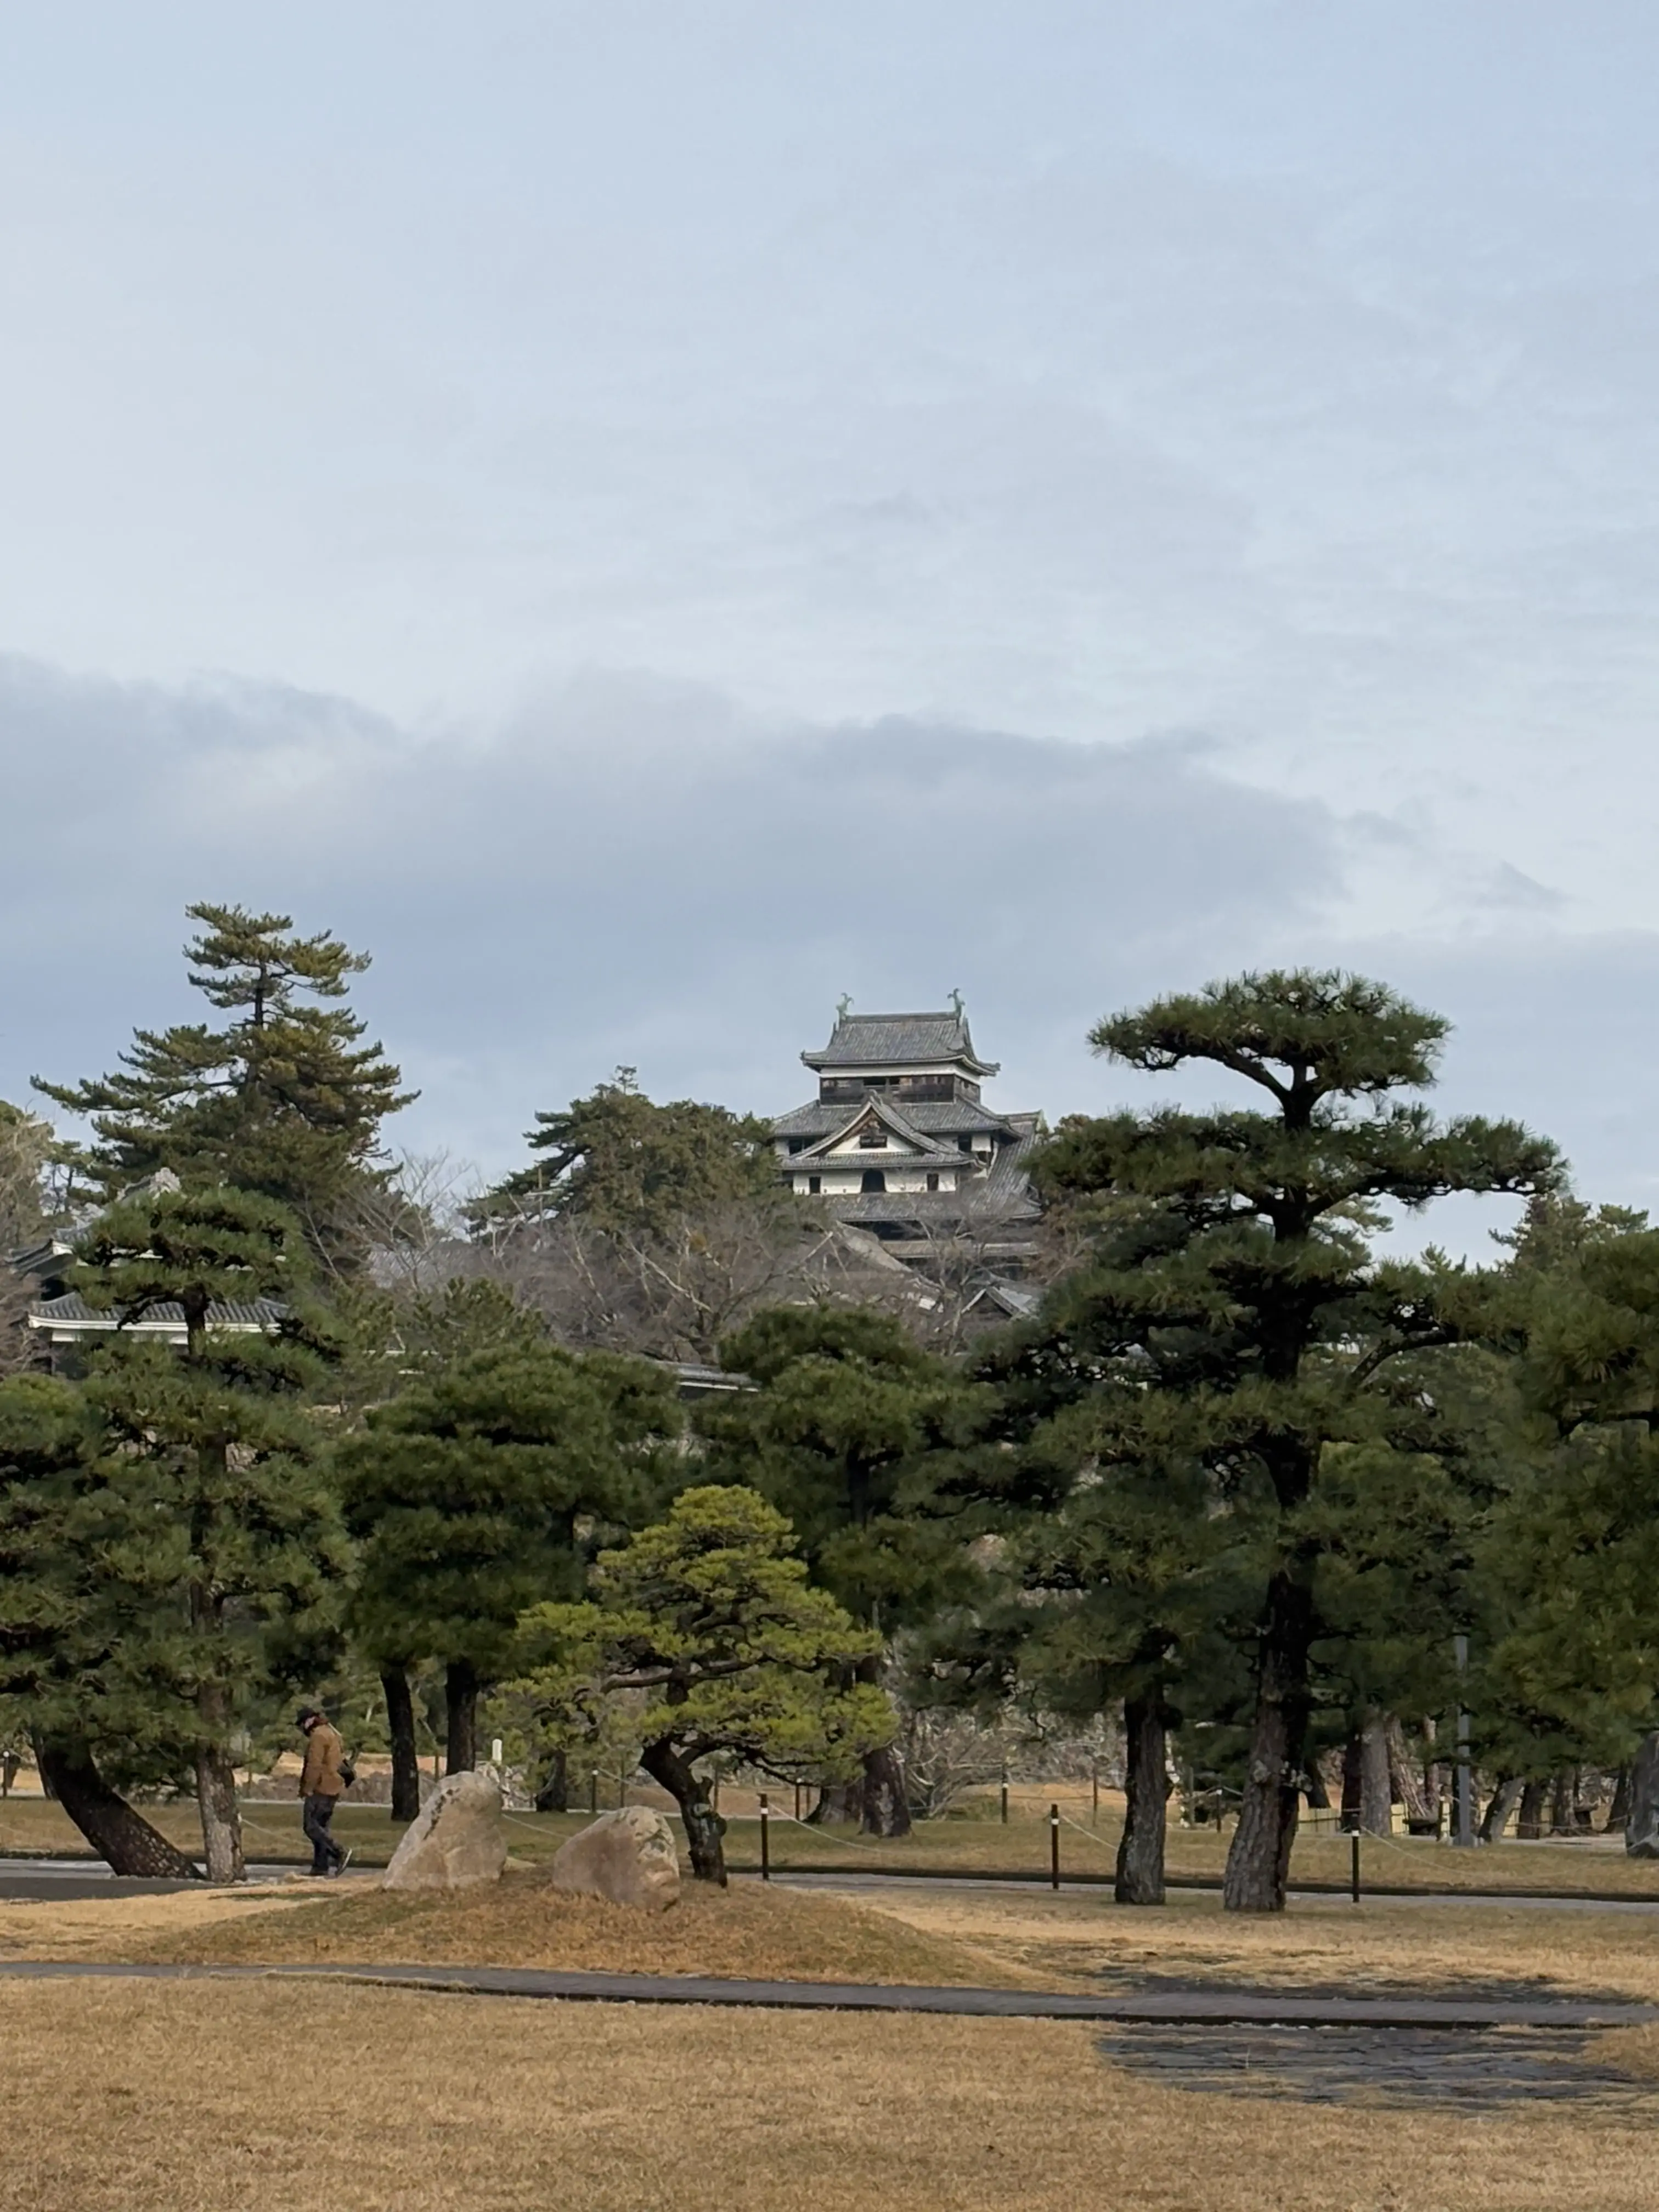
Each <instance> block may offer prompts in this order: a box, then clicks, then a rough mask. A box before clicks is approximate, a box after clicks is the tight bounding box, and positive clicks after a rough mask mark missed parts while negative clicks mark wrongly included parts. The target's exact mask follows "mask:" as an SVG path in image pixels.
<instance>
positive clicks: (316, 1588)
mask: <svg viewBox="0 0 1659 2212" xmlns="http://www.w3.org/2000/svg"><path fill="white" fill-rule="evenodd" d="M82 1254H83V1257H82V1261H81V1263H80V1264H79V1265H78V1266H77V1267H76V1269H75V1271H74V1276H73V1280H74V1282H75V1285H76V1288H77V1289H78V1290H79V1291H81V1293H82V1296H83V1297H84V1298H85V1299H86V1301H87V1303H88V1304H89V1305H91V1306H93V1307H94V1308H95V1309H98V1310H102V1311H105V1312H106V1313H108V1314H109V1315H110V1316H111V1318H112V1321H113V1322H115V1323H117V1324H118V1326H117V1327H116V1328H115V1329H114V1330H113V1332H112V1334H111V1336H110V1338H109V1339H108V1340H107V1341H106V1344H105V1345H104V1346H101V1347H100V1349H99V1350H98V1351H97V1352H95V1353H94V1354H93V1355H92V1356H91V1359H90V1362H89V1372H88V1378H87V1383H86V1386H85V1387H86V1394H87V1397H88V1401H89V1402H90V1404H91V1405H92V1407H94V1409H95V1412H96V1413H97V1416H98V1418H99V1419H100V1423H101V1425H102V1430H103V1437H104V1443H103V1449H102V1450H101V1454H100V1461H99V1464H98V1473H99V1474H100V1478H101V1480H100V1483H99V1484H98V1486H96V1488H95V1489H94V1490H92V1491H90V1492H88V1493H87V1494H86V1495H84V1496H83V1497H82V1498H81V1500H80V1501H79V1513H80V1517H79V1521H78V1523H77V1526H78V1527H79V1528H80V1531H81V1536H80V1541H82V1542H83V1543H84V1544H85V1545H86V1547H88V1553H89V1555H90V1556H91V1557H92V1558H93V1559H94V1560H95V1561H96V1562H97V1563H98V1572H99V1580H100V1585H101V1587H100V1589H98V1590H95V1591H94V1603H95V1604H97V1605H100V1606H116V1607H120V1608H123V1609H125V1613H126V1615H127V1616H128V1618H129V1621H130V1626H128V1628H127V1631H126V1641H125V1648H124V1650H123V1662H124V1664H125V1667H126V1668H127V1669H128V1670H129V1671H130V1672H131V1671H132V1670H134V1669H142V1670H143V1673H144V1674H145V1675H146V1676H147V1678H148V1680H149V1685H150V1692H151V1697H152V1700H153V1705H154V1711H155V1716H156V1717H157V1718H158V1720H159V1721H160V1722H161V1723H162V1724H163V1725H165V1726H166V1727H167V1728H168V1729H169V1730H170V1731H171V1732H172V1733H173V1735H176V1736H179V1737H182V1738H183V1739H184V1740H185V1741H187V1742H188V1744H189V1746H190V1752H191V1766H192V1768H193V1771H194V1776H195V1781H196V1790H197V1803H198V1806H199V1808H200V1811H201V1820H202V1836H203V1842H204V1846H205V1849H206V1854H207V1867H208V1876H209V1879H210V1881H240V1880H241V1879H242V1874H243V1861H242V1832H241V1820H240V1813H239V1810H238V1808H237V1802H236V1778H235V1762H236V1751H237V1747H238V1745H239V1742H240V1740H241V1739H242V1737H243V1736H244V1735H245V1733H246V1728H247V1724H248V1722H249V1719H250V1717H252V1712H253V1710H254V1708H255V1706H256V1705H258V1702H259V1701H260V1700H261V1699H263V1698H265V1697H268V1696H269V1694H270V1692H271V1691H272V1690H273V1689H274V1688H275V1687H276V1686H278V1685H279V1684H280V1681H281V1679H282V1661H283V1653H284V1651H285V1650H293V1649H294V1648H295V1645H296V1644H300V1643H301V1642H302V1641H303V1639H304V1637H305V1635H306V1633H307V1631H308V1630H309V1629H311V1628H313V1627H314V1628H316V1629H317V1630H318V1631H319V1632H323V1633H325V1632H326V1630H327V1627H328V1625H329V1621H330V1617H331V1613H332V1612H333V1610H334V1609H335V1608H336V1607H337V1604H338V1601H339V1599H340V1596H341V1594H342V1589H343V1582H344V1578H345V1576H346V1573H347V1571H348V1569H349V1549H348V1546H347V1541H346V1537H345V1532H344V1529H343V1526H342V1524H341V1522H340V1518H339V1515H338V1511H337V1507H336V1504H335V1501H334V1497H333V1492H332V1491H331V1486H330V1485H329V1483H328V1481H327V1480H326V1479H325V1474H324V1472H323V1465H322V1460H323V1455H322V1451H321V1447H320V1440H319V1434H318V1431H317V1428H316V1426H315V1424H314V1422H313V1419H312V1417H311V1416H310V1415H309V1413H307V1407H306V1404H305V1400H306V1398H307V1395H309V1394H311V1393H312V1392H313V1391H314V1389H315V1388H316V1386H317V1385H318V1384H319V1382H320V1381H321V1380H322V1378H323V1376H324V1375H325V1372H326V1366H327V1355H328V1351H329V1346H328V1341H327V1339H326V1336H325V1334H324V1332H323V1331H322V1329H321V1328H320V1327H319V1324H318V1322H317V1321H316V1319H315V1318H314V1316H313V1310H312V1309H311V1308H310V1306H309V1304H308V1303H307V1296H306V1279H307V1255H306V1253H305V1249H304V1243H303V1240H302V1238H301V1236H300V1234H299V1231H298V1230H297V1228H296V1226H295V1223H294V1221H293V1219H292V1218H291V1217H290V1216H289V1215H288V1214H286V1213H285V1212H283V1209H282V1208H281V1207H280V1206H273V1205H272V1204H271V1203H270V1201H269V1200H264V1199H261V1198H257V1197H254V1196H252V1195H251V1194H249V1193H247V1192H245V1191H236V1190H229V1189H220V1190H214V1191H205V1190H195V1191H184V1192H174V1191H160V1192H155V1193H152V1194H149V1195H148V1196H146V1197H144V1198H143V1199H141V1200H128V1201H126V1202H125V1203H123V1204H121V1205H118V1206H112V1207H111V1208H110V1209H109V1210H108V1211H107V1212H106V1213H105V1214H104V1215H103V1216H102V1217H101V1218H100V1220H99V1223H98V1225H97V1226H96V1228H95V1229H94V1231H92V1232H91V1233H90V1235H89V1236H88V1238H87V1239H86V1240H85V1243H83V1245H82ZM145 1322H151V1323H155V1322H160V1323H162V1324H164V1325H167V1324H170V1325H171V1326H172V1328H182V1332H183V1338H184V1341H183V1343H182V1345H174V1344H172V1343H169V1342H168V1341H167V1340H166V1338H165V1337H164V1336H157V1335H155V1334H151V1335H149V1336H145V1335H144V1334H140V1333H139V1330H140V1325H141V1324H143V1323H145Z"/></svg>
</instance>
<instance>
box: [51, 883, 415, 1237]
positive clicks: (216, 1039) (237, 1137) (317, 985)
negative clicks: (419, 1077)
mask: <svg viewBox="0 0 1659 2212" xmlns="http://www.w3.org/2000/svg"><path fill="white" fill-rule="evenodd" d="M185 912H186V914H187V915H188V916H189V918H190V919H191V921H196V922H199V923H200V924H201V925H202V928H201V931H200V933H199V934H198V935H197V936H196V937H194V938H192V939H191V941H190V943H189V944H188V945H186V946H185V959H186V961H187V962H188V963H189V966H190V981H191V983H192V985H193V986H194V987H196V989H197V990H198V991H200V992H201V993H202V994H203V995H204V998H205V999H206V1000H207V1001H208V1003H209V1005H210V1006H213V1007H214V1008H215V1009H216V1011H217V1012H219V1013H220V1014H222V1015H225V1016H228V1019H227V1020H225V1021H223V1022H222V1023H220V1024H214V1023H212V1022H208V1021H204V1022H197V1023H185V1024H175V1025H174V1026H173V1028H170V1029H165V1030H137V1032H136V1033H135V1035H134V1038H133V1042H132V1044H131V1048H129V1049H128V1050H127V1051H126V1052H125V1053H123V1054H121V1066H119V1067H118V1069H117V1070H116V1071H115V1073H113V1074H111V1075H106V1076H102V1077H99V1078H96V1079H93V1080H91V1081H88V1082H83V1083H74V1084H59V1083H47V1082H45V1081H43V1080H41V1079H40V1078H39V1077H37V1078H36V1079H35V1087H36V1088H37V1090H40V1091H43V1092H44V1093H45V1095H46V1097H48V1098H52V1099H53V1100H55V1101H56V1102H57V1103H58V1105H60V1106H63V1107H64V1108H66V1109H68V1110H69V1111H70V1113H72V1114H76V1115H83V1116H84V1117H85V1118H86V1119H87V1120H88V1121H90V1122H91V1124H92V1127H93V1129H94V1142H92V1143H91V1144H89V1145H85V1146H79V1147H76V1146H68V1147H65V1148H64V1158H65V1159H66V1161H67V1163H68V1164H69V1165H70V1168H71V1169H72V1170H73V1171H74V1172H75V1173H76V1175H77V1176H79V1178H80V1179H81V1181H82V1185H83V1187H84V1188H86V1189H87V1190H88V1193H89V1194H91V1195H93V1196H95V1197H98V1198H100V1199H104V1200H108V1199H112V1198H114V1197H116V1196H118V1194H120V1192H122V1191H123V1190H125V1189H127V1188H131V1186H133V1185H134V1184H136V1183H137V1182H141V1181H143V1179H144V1178H146V1177H147V1176H151V1175H154V1174H155V1171H156V1170H158V1169H161V1168H166V1169H168V1170H171V1171H172V1172H173V1174H174V1175H176V1176H178V1177H179V1181H180V1182H182V1183H184V1184H185V1186H186V1187H187V1188H191V1187H201V1188H211V1187H213V1186H216V1185H218V1184H221V1183H229V1184H234V1186H235V1187H236V1188H238V1189H240V1190H247V1191H252V1192H255V1193H257V1194H259V1195H260V1196H262V1197H264V1198H269V1199H272V1200H276V1202H277V1203H278V1204H279V1205H283V1206H288V1207H289V1208H290V1209H291V1210H292V1211H293V1212H295V1213H296V1214H297V1215H298V1216H299V1217H300V1218H301V1221H302V1222H303V1223H304V1224H305V1225H306V1228H307V1233H308V1234H309V1235H310V1236H311V1237H312V1239H313V1243H315V1245H316V1246H317V1247H318V1249H319V1250H321V1251H323V1252H325V1253H326V1254H327V1255H329V1256H331V1258H337V1257H340V1256H342V1255H343V1254H344V1253H345V1251H346V1250H347V1249H348V1248H349V1243H350V1224H351V1218H352V1214H353V1211H354V1203H355V1201H356V1200H358V1199H359V1198H360V1196H361V1194H362V1190H363V1188H364V1185H365V1183H366V1182H373V1181H375V1180H380V1179H384V1176H385V1173H386V1170H385V1169H384V1167H383V1166H382V1165H381V1164H380V1163H379V1159H378V1155H379V1147H380V1124H381V1122H382V1121H384V1120H385V1119H386V1116H387V1115H389V1114H394V1113H396V1112H397V1111H398V1109H399V1108H400V1107H403V1106H406V1105H408V1104H409V1103H410V1100H411V1099H412V1098H413V1097H414V1096H415V1095H416V1094H415V1093H414V1092H413V1091H400V1090H399V1088H398V1085H399V1083H400V1081H401V1077H400V1074H399V1072H398V1069H397V1068H396V1067H394V1066H392V1064H391V1063H390V1062H389V1061H388V1060H386V1056H385V1054H384V1053H383V1052H382V1050H381V1048H380V1046H379V1045H378V1044H364V1043H363V1042H362V1037H363V1035H364V1029H365V1024H363V1023H362V1021H360V1020H359V1019H358V1018H357V1017H356V1015H355V1014H353V1012H351V1009H350V1007H349V1005H348V1004H347V1003H346V1001H347V998H348V994H349V988H350V982H351V979H352V977H353V976H356V975H362V972H363V970H364V969H366V968H367V967H368V964H369V963H368V954H367V953H361V952H352V951H349V949H348V948H347V947H346V946H345V945H343V944H342V943H341V942H340V940H339V939H337V938H335V937H331V936H329V935H328V934H327V933H325V932H322V933H319V934H317V935H316V936H313V937H302V936H300V935H299V934H297V933H295V928H294V925H293V921H292V918H291V916H289V915H285V914H250V913H248V912H246V910H245V909H244V908H241V907H237V906H211V905H207V904H201V905H197V906H192V907H189V908H186V909H185Z"/></svg>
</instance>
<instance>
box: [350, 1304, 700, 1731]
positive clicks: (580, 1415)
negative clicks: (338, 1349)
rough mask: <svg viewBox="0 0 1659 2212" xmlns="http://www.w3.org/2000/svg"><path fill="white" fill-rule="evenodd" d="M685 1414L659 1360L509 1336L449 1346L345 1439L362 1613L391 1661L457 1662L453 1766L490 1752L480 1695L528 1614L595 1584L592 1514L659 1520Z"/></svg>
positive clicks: (450, 1667) (363, 1625) (617, 1522)
mask: <svg viewBox="0 0 1659 2212" xmlns="http://www.w3.org/2000/svg"><path fill="white" fill-rule="evenodd" d="M472 1303H473V1302H468V1304H469V1305H470V1306H471V1304H472ZM474 1317H475V1318H476V1315H475V1316H474ZM532 1326H533V1324H532ZM462 1341H463V1342H465V1335H463V1338H462ZM679 1427H680V1411H679V1407H678V1401H676V1399H675V1397H674V1395H673V1390H672V1388H671V1385H670V1384H669V1383H667V1382H666V1380H665V1378H664V1377H663V1376H661V1375H660V1374H659V1372H658V1371H657V1370H653V1369H651V1368H648V1367H646V1366H644V1365H643V1364H640V1363H636V1362H633V1361H629V1360H623V1359H617V1358H606V1357H605V1356H604V1355H602V1354H592V1355H589V1356H588V1357H586V1358H578V1357H576V1356H574V1355H573V1354H571V1353H568V1352H562V1351H560V1350H559V1349H557V1348H556V1346H552V1345H550V1344H544V1343H536V1342H533V1341H520V1340H513V1339H512V1338H510V1337H509V1338H508V1339H507V1340H499V1339H498V1340H496V1341H495V1344H494V1345H493V1346H492V1347H491V1348H488V1349H483V1350H477V1351H471V1350H468V1351H463V1352H459V1355H458V1356H456V1357H454V1358H443V1357H442V1355H441V1353H440V1354H437V1355H435V1356H434V1358H433V1359H432V1364H431V1365H430V1367H429V1368H428V1371H426V1372H425V1373H424V1374H422V1375H421V1376H419V1377H418V1379H417V1380H416V1382H415V1383H414V1384H413V1386H412V1387H411V1388H410V1389H407V1390H405V1391H404V1393H403V1395H401V1396H399V1397H398V1398H395V1399H393V1400H392V1401H391V1402H390V1403H388V1404H386V1405H384V1406H381V1407H376V1408H374V1410H372V1411H371V1412H370V1413H369V1415H368V1421H367V1424H366V1425H365V1427H364V1428H363V1429H362V1431H361V1432H360V1433H359V1434H357V1435H355V1436H352V1437H347V1438H345V1439H343V1442H342V1443H341V1444H340V1446H339V1449H338V1452H337V1462H336V1463H337V1474H338V1478H339V1480H340V1484H341V1486H342V1492H343V1497H344V1499H345V1504H346V1510H347V1515H348V1519H349V1524H350V1526H351V1528H352V1529H353V1531H354V1532H355V1533H356V1535H357V1536H358V1537H359V1539H360V1540H361V1542H362V1567H361V1571H360V1574H359V1577H358V1583H357V1588H356V1595H355V1598H354V1601H353V1620H354V1624H355V1626H356V1632H357V1633H358V1635H359V1636H360V1638H362V1642H363V1644H364V1645H365V1647H366V1648H367V1649H368V1651H369V1652H370V1653H371V1654H372V1655H373V1656H374V1657H375V1659H376V1661H377V1662H379V1663H380V1664H381V1665H383V1666H386V1667H387V1668H392V1667H394V1666H395V1667H397V1668H402V1667H404V1666H406V1665H407V1664H409V1663H410V1662H412V1661H415V1660H418V1659H435V1660H437V1661H439V1662H441V1664H442V1665H443V1667H444V1669H445V1680H446V1687H447V1702H448V1742H447V1771H449V1772H450V1773H452V1774H455V1773H459V1772H461V1771H464V1770H465V1769H467V1768H470V1767H471V1766H473V1765H476V1764H477V1707H478V1699H479V1697H480V1694H481V1693H482V1692H483V1690H484V1689H485V1688H487V1687H488V1686H489V1685H490V1684H491V1683H493V1682H496V1681H499V1680H501V1676H502V1674H503V1672H504V1670H505V1668H506V1666H507V1656H508V1653H509V1651H510V1649H511V1646H512V1640H513V1631H514V1626H515V1624H516V1622H517V1620H518V1617H519V1615H520V1613H522V1612H523V1611H524V1610H525V1609H526V1607H529V1606H531V1605H533V1604H535V1603H536V1602H537V1601H538V1600H544V1599H547V1598H549V1597H550V1596H560V1597H564V1598H568V1599H574V1598H575V1597H576V1596H578V1595H580V1591H581V1589H582V1587H583V1583H584V1580H585V1577H586V1570H587V1565H588V1562H589V1560H590V1559H591V1556H592V1528H593V1527H597V1528H599V1529H600V1530H603V1529H605V1528H611V1529H620V1528H623V1527H626V1526H627V1525H629V1523H630V1522H638V1521H640V1520H642V1519H644V1518H646V1517H647V1516H648V1514H649V1512H650V1511H651V1510H653V1508H654V1507H655V1505H656V1504H658V1503H659V1499H660V1498H661V1496H662V1495H664V1494H665V1492H666V1489H667V1488H668V1487H669V1486H670V1485H671V1480H672V1478H673V1474H674V1472H675V1471H676V1470H677V1467H678V1461H677V1456H676V1455H675V1453H674V1451H673V1448H672V1440H673V1439H674V1438H675V1437H677V1436H678V1431H679Z"/></svg>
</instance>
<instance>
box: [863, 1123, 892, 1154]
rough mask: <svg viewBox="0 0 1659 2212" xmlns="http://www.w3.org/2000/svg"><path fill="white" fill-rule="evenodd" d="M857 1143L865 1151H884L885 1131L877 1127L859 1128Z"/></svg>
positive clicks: (885, 1143) (885, 1145) (885, 1142)
mask: <svg viewBox="0 0 1659 2212" xmlns="http://www.w3.org/2000/svg"><path fill="white" fill-rule="evenodd" d="M859 1144H860V1146H861V1148H862V1149H863V1150H864V1151H865V1152H884V1151H885V1150H886V1147H887V1132H886V1130H885V1129H877V1128H869V1129H860V1131H859Z"/></svg>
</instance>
